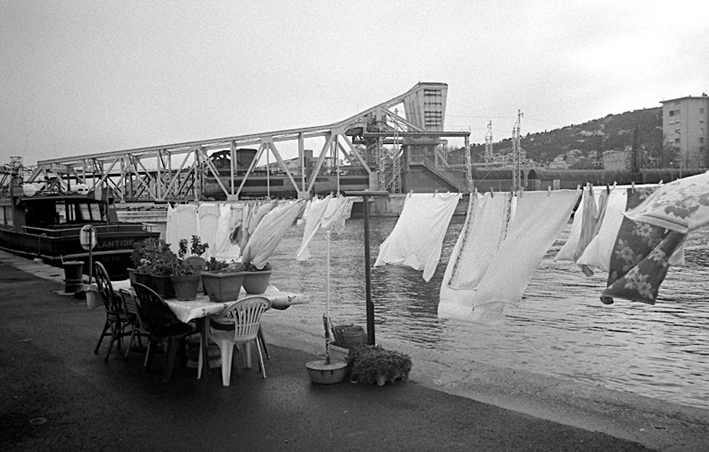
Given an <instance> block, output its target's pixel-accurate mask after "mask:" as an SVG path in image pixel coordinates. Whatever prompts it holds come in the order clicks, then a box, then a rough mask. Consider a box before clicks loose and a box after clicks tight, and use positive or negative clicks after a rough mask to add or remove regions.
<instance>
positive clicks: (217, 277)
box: [202, 272, 244, 302]
mask: <svg viewBox="0 0 709 452" xmlns="http://www.w3.org/2000/svg"><path fill="white" fill-rule="evenodd" d="M243 279H244V274H243V273H235V272H232V273H229V272H225V273H211V272H207V273H202V284H203V285H204V289H205V290H206V291H207V295H209V299H210V300H212V301H218V302H224V301H233V300H236V299H237V298H238V297H239V292H241V282H242V281H243Z"/></svg>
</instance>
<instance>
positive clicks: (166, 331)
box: [133, 283, 197, 381]
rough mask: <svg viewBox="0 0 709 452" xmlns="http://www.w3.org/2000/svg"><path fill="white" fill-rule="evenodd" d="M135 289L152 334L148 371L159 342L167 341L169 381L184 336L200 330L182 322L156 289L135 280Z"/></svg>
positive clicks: (145, 326)
mask: <svg viewBox="0 0 709 452" xmlns="http://www.w3.org/2000/svg"><path fill="white" fill-rule="evenodd" d="M133 289H134V290H135V294H136V302H137V306H138V315H139V318H140V324H141V326H142V328H143V329H144V330H145V331H146V332H147V333H148V335H149V339H148V350H147V354H146V356H145V364H144V367H145V371H146V372H148V371H149V370H150V366H151V364H152V361H153V355H154V354H155V346H156V344H158V343H160V342H162V341H167V351H166V358H165V365H164V370H163V381H168V380H170V379H171V378H172V370H173V368H174V366H175V358H176V356H177V351H178V348H179V346H180V344H181V343H182V344H183V345H184V339H185V338H186V337H187V336H190V335H192V334H195V333H197V330H196V328H195V327H194V326H193V325H191V324H189V323H184V322H181V321H180V320H179V319H178V318H177V317H175V314H174V313H173V312H172V311H171V310H170V308H169V307H168V306H167V304H166V303H165V300H163V299H162V297H161V296H160V295H158V294H157V293H155V291H154V290H152V289H150V288H149V287H147V286H145V285H143V284H140V283H135V284H134V285H133ZM183 356H184V354H183Z"/></svg>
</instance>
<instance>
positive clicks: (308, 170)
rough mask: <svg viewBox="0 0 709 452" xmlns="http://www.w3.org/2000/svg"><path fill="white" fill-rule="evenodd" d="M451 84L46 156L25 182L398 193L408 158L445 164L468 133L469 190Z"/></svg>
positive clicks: (172, 197) (214, 191) (192, 191)
mask: <svg viewBox="0 0 709 452" xmlns="http://www.w3.org/2000/svg"><path fill="white" fill-rule="evenodd" d="M447 90H448V85H447V84H445V83H423V82H421V83H417V84H416V85H414V86H413V87H412V88H411V89H410V90H408V91H407V92H405V93H403V94H401V95H399V96H396V97H394V98H392V99H390V100H388V101H386V102H382V103H380V104H378V105H376V106H374V107H372V108H369V109H367V110H365V111H363V112H361V113H358V114H356V115H354V116H352V117H350V118H347V119H345V120H343V121H340V122H336V123H333V124H329V125H325V126H317V127H304V128H299V129H288V130H279V131H275V132H263V133H256V134H248V135H239V136H232V137H225V138H217V139H211V140H199V141H190V142H185V143H175V144H168V145H161V146H150V147H143V148H136V149H126V150H122V151H113V152H101V153H94V154H87V155H80V156H74V157H65V158H56V159H49V160H41V161H39V162H37V167H36V169H35V170H34V171H33V172H32V174H31V175H30V176H29V177H28V178H27V180H26V182H28V183H44V184H46V183H48V182H51V181H55V182H56V181H57V180H58V181H60V182H61V183H62V184H64V185H71V184H85V185H87V186H88V187H89V189H97V188H109V189H111V190H112V191H113V194H114V197H115V199H116V200H119V201H122V202H145V201H153V202H168V201H174V202H189V201H201V200H206V199H227V200H238V199H244V198H255V197H269V198H270V197H297V198H309V197H311V196H312V195H314V194H321V193H329V192H339V191H340V190H387V191H389V192H390V193H396V192H402V191H408V188H407V187H406V186H405V183H402V176H401V175H402V171H403V170H405V167H406V165H409V164H410V163H411V162H412V161H418V163H419V164H423V163H425V164H426V165H429V166H430V165H431V164H433V166H434V167H436V166H439V165H443V166H446V165H447V163H446V159H445V155H443V150H442V146H441V145H442V143H445V140H444V138H449V137H462V138H464V141H465V144H464V146H465V149H466V151H467V152H466V154H467V156H466V157H467V158H466V168H465V170H466V174H467V184H464V185H467V187H459V188H463V189H465V188H467V189H468V190H470V189H472V179H471V170H470V152H469V137H470V132H453V131H445V130H444V127H443V126H444V120H445V108H446V100H447ZM399 107H402V109H403V113H404V114H403V115H401V114H400V112H399ZM284 147H290V148H291V149H292V148H297V151H298V157H297V158H294V159H290V160H286V159H284V158H283V155H284V152H283V149H284ZM313 149H319V151H318V152H315V151H313ZM271 159H273V160H271ZM264 160H265V164H263V161H264ZM422 161H423V162H422ZM259 162H261V164H260V165H259ZM431 162H433V163H431ZM402 165H403V166H404V168H402Z"/></svg>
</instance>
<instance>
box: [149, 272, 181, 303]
mask: <svg viewBox="0 0 709 452" xmlns="http://www.w3.org/2000/svg"><path fill="white" fill-rule="evenodd" d="M150 278H151V279H152V281H153V290H154V291H155V293H157V294H158V295H160V296H161V297H163V298H174V297H175V287H174V286H173V285H172V280H171V279H170V277H169V276H157V275H150Z"/></svg>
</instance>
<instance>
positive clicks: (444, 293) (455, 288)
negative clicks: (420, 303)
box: [438, 193, 511, 319]
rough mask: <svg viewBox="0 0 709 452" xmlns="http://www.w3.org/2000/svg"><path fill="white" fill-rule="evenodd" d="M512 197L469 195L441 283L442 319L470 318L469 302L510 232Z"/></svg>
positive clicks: (439, 305)
mask: <svg viewBox="0 0 709 452" xmlns="http://www.w3.org/2000/svg"><path fill="white" fill-rule="evenodd" d="M510 196H511V194H510V193H500V194H498V195H494V196H493V195H492V194H491V193H485V194H484V195H482V194H479V193H473V194H471V195H470V200H469V202H468V213H467V216H466V219H465V224H464V226H463V230H462V231H461V233H460V236H459V237H458V241H457V242H456V244H455V247H454V248H453V251H452V252H451V257H450V259H449V261H448V265H447V266H446V271H445V274H444V276H443V281H442V283H441V290H440V303H439V304H438V315H439V317H442V318H458V319H467V318H469V316H470V315H471V312H472V305H471V301H470V300H472V299H473V297H474V296H475V290H476V289H477V287H478V284H479V283H480V281H481V280H482V278H483V276H485V273H486V272H487V269H488V267H489V266H490V263H492V259H493V257H494V255H495V253H496V252H497V248H498V246H499V244H500V242H501V241H502V240H503V239H504V238H505V234H506V232H507V223H508V221H509V216H510V207H511V204H510Z"/></svg>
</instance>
